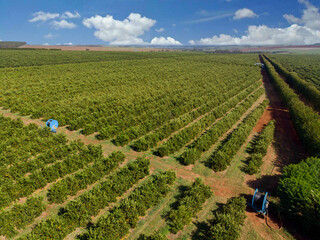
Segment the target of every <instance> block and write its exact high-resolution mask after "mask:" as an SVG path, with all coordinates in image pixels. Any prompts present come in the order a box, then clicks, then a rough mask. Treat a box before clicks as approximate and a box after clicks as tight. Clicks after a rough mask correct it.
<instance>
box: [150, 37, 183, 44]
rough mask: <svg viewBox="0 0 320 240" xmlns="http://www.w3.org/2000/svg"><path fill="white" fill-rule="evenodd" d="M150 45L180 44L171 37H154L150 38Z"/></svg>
mask: <svg viewBox="0 0 320 240" xmlns="http://www.w3.org/2000/svg"><path fill="white" fill-rule="evenodd" d="M151 44H152V45H182V44H181V42H179V41H177V40H175V39H174V38H172V37H167V38H165V37H159V38H158V37H155V38H153V39H152V40H151Z"/></svg>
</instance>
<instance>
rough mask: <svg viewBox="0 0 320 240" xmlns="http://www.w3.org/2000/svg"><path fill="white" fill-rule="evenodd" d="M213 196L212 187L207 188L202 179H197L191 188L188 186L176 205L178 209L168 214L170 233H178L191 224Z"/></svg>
mask: <svg viewBox="0 0 320 240" xmlns="http://www.w3.org/2000/svg"><path fill="white" fill-rule="evenodd" d="M211 195H212V192H211V190H210V187H209V186H206V185H205V184H204V183H203V181H202V179H201V178H197V179H196V180H195V182H194V183H193V184H192V185H191V186H188V187H187V189H186V190H185V191H184V192H183V193H182V195H181V196H180V197H179V199H178V200H177V202H176V203H175V205H176V207H175V208H174V209H172V210H171V211H170V212H169V213H168V216H167V221H168V225H169V226H170V232H172V233H177V232H178V231H180V230H182V229H183V227H184V226H185V225H187V224H189V223H190V222H191V220H192V218H193V217H194V216H195V215H196V213H197V212H199V211H200V210H201V208H202V207H201V206H202V204H203V203H204V202H205V201H206V200H207V199H208V198H209V197H210V196H211Z"/></svg>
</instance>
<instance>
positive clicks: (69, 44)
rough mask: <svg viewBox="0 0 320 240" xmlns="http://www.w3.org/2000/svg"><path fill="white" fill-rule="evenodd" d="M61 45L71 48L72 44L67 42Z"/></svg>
mask: <svg viewBox="0 0 320 240" xmlns="http://www.w3.org/2000/svg"><path fill="white" fill-rule="evenodd" d="M62 45H65V46H72V45H73V43H72V42H68V43H64V44H62Z"/></svg>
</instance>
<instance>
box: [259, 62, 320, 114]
mask: <svg viewBox="0 0 320 240" xmlns="http://www.w3.org/2000/svg"><path fill="white" fill-rule="evenodd" d="M265 58H266V59H267V60H268V61H269V62H270V63H271V64H272V65H273V66H274V67H275V69H276V70H277V72H278V73H280V74H281V75H282V76H284V77H285V78H286V80H287V81H288V82H289V84H290V85H291V86H292V87H293V88H294V89H295V90H297V91H298V92H299V93H301V94H302V95H303V96H304V97H305V99H307V100H308V101H309V102H310V103H311V104H312V106H313V107H314V108H315V109H316V110H317V111H320V90H319V89H317V88H316V87H315V85H314V84H312V83H310V82H307V81H305V80H303V79H302V78H300V77H299V76H298V74H297V73H295V72H289V71H288V70H287V69H285V68H284V67H283V66H281V64H279V63H277V62H276V61H274V60H271V59H270V58H269V57H266V56H265Z"/></svg>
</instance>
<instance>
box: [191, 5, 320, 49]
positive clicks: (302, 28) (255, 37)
mask: <svg viewBox="0 0 320 240" xmlns="http://www.w3.org/2000/svg"><path fill="white" fill-rule="evenodd" d="M298 1H299V2H300V3H303V4H305V6H306V9H304V11H303V15H302V17H301V18H297V17H295V16H293V15H289V14H285V15H283V17H284V18H285V19H286V20H287V21H288V22H289V23H293V24H292V25H291V26H289V27H286V28H270V27H268V26H266V25H260V26H249V27H248V30H247V32H246V35H243V36H241V37H232V36H231V35H227V34H220V35H215V36H213V37H211V38H202V39H200V40H190V41H189V43H190V44H199V45H245V44H251V45H306V44H307V45H308V44H314V43H319V42H320V14H319V9H318V8H317V7H315V6H313V5H312V4H311V3H310V2H309V1H307V0H298Z"/></svg>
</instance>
